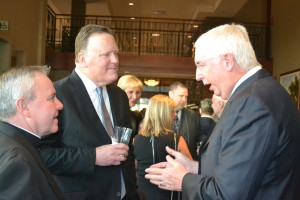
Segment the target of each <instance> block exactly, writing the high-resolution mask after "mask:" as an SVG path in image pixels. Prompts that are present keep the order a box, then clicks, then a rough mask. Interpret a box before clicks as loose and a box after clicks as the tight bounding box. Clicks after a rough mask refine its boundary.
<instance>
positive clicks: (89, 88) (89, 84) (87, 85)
mask: <svg viewBox="0 0 300 200" xmlns="http://www.w3.org/2000/svg"><path fill="white" fill-rule="evenodd" d="M75 72H76V73H77V74H78V76H79V78H80V79H81V80H82V82H83V84H84V86H85V88H86V90H87V92H88V93H89V94H91V93H92V92H94V91H95V89H96V88H97V85H96V84H95V83H94V82H93V81H91V80H90V79H89V78H88V77H86V75H85V74H83V73H82V72H81V71H80V70H78V69H77V68H75Z"/></svg>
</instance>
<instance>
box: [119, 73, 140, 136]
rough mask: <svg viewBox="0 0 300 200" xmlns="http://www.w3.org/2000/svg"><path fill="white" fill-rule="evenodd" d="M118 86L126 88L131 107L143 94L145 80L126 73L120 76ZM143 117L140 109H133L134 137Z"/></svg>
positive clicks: (132, 124)
mask: <svg viewBox="0 0 300 200" xmlns="http://www.w3.org/2000/svg"><path fill="white" fill-rule="evenodd" d="M118 86H119V87H120V88H121V89H122V90H124V91H125V92H126V94H127V97H128V100H129V106H130V108H132V107H134V106H135V105H136V104H137V103H138V101H139V100H140V98H141V96H142V91H143V82H142V81H141V80H140V79H138V78H137V77H136V76H133V75H124V76H121V77H120V78H119V81H118ZM142 119H143V116H142V114H140V113H139V112H138V111H131V127H132V130H133V134H132V137H134V136H135V135H136V134H138V130H139V124H140V122H141V120H142Z"/></svg>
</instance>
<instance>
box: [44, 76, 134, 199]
mask: <svg viewBox="0 0 300 200" xmlns="http://www.w3.org/2000/svg"><path fill="white" fill-rule="evenodd" d="M54 86H55V89H56V92H57V97H58V99H59V100H60V101H61V102H62V103H63V105H64V108H63V110H62V111H61V112H60V114H59V132H58V134H56V135H53V137H50V138H48V140H47V143H48V144H44V146H43V148H41V149H40V153H41V155H42V157H43V159H44V160H45V162H46V164H47V166H48V167H49V169H50V170H51V172H52V173H53V174H55V175H56V176H55V178H56V180H57V181H58V184H59V186H60V187H61V189H62V191H63V193H64V195H65V197H66V198H67V199H72V200H76V199H118V200H119V199H120V192H121V170H122V172H123V176H124V181H125V185H126V194H127V196H128V197H130V198H131V199H133V197H131V196H132V195H134V194H133V191H134V187H135V183H134V182H133V181H132V179H131V178H130V176H132V174H133V175H134V173H135V172H134V162H133V161H134V159H133V158H131V156H133V149H132V144H130V145H129V146H130V152H129V157H128V159H127V161H126V162H125V163H122V164H121V166H105V167H101V166H95V148H96V147H98V146H101V145H106V144H111V139H110V137H109V136H108V134H107V132H106V130H105V128H104V126H103V125H102V123H101V120H100V118H99V117H98V115H97V112H96V110H95V108H94V106H93V104H92V101H91V99H90V97H89V95H88V93H87V91H86V88H85V86H84V84H83V82H82V81H81V79H80V78H79V76H78V75H77V74H76V72H75V71H73V72H72V74H71V75H70V76H68V77H66V78H64V79H62V80H60V81H58V82H55V83H54ZM106 87H107V91H108V95H109V99H110V104H111V110H112V115H113V121H114V125H115V126H123V127H131V121H130V109H129V103H128V97H127V95H126V93H125V92H124V91H123V90H121V89H120V88H119V87H117V86H116V85H112V84H111V85H107V86H106ZM61 147H62V148H61Z"/></svg>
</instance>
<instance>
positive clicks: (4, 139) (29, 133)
mask: <svg viewBox="0 0 300 200" xmlns="http://www.w3.org/2000/svg"><path fill="white" fill-rule="evenodd" d="M48 72H49V68H48V67H46V66H26V67H20V68H12V69H11V70H9V71H7V72H5V73H4V74H2V75H1V77H0V120H1V121H0V152H1V153H0V180H1V181H0V198H1V199H2V198H4V199H36V200H46V199H49V200H54V199H63V195H62V193H61V191H60V190H59V188H58V186H57V185H56V182H55V180H54V178H53V177H52V175H51V174H50V172H49V171H48V169H47V167H46V165H45V164H44V162H43V160H42V158H41V157H40V156H39V154H38V152H37V150H36V148H37V146H38V145H39V144H40V142H41V138H42V137H43V136H45V135H48V134H50V133H55V132H56V131H57V130H58V120H57V116H58V112H59V110H61V109H62V108H63V105H62V103H61V102H60V101H59V100H58V99H57V98H56V92H55V89H54V87H53V84H52V82H51V80H50V79H49V78H48V77H47V74H48Z"/></svg>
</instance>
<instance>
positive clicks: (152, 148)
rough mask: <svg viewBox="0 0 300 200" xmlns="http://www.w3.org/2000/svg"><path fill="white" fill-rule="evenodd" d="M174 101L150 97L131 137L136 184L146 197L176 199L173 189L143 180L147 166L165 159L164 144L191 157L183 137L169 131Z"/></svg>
mask: <svg viewBox="0 0 300 200" xmlns="http://www.w3.org/2000/svg"><path fill="white" fill-rule="evenodd" d="M174 108H175V102H174V101H173V100H172V99H170V98H169V97H168V96H166V95H162V94H158V95H155V96H153V97H152V98H151V99H150V101H149V104H148V109H147V111H146V115H145V119H144V122H143V124H142V128H141V131H140V133H139V134H138V135H136V137H135V139H134V155H135V159H136V161H137V185H138V188H139V189H140V190H142V191H143V192H144V194H145V196H146V199H155V200H160V199H161V200H163V199H178V198H179V197H178V195H179V194H178V193H177V192H170V191H167V190H162V189H159V188H158V187H157V186H156V185H153V184H152V183H150V182H149V180H147V179H145V169H146V168H148V167H149V166H150V165H152V164H154V163H158V162H162V161H166V155H168V153H167V152H166V150H165V147H166V146H170V147H172V148H174V149H177V150H178V151H179V152H182V153H183V154H184V155H186V156H187V157H188V158H190V159H192V156H191V154H190V152H189V150H188V147H187V145H186V142H185V140H184V139H183V137H182V136H180V135H179V134H176V133H175V132H173V131H172V125H173V121H174V117H175V116H176V112H175V111H174Z"/></svg>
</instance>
